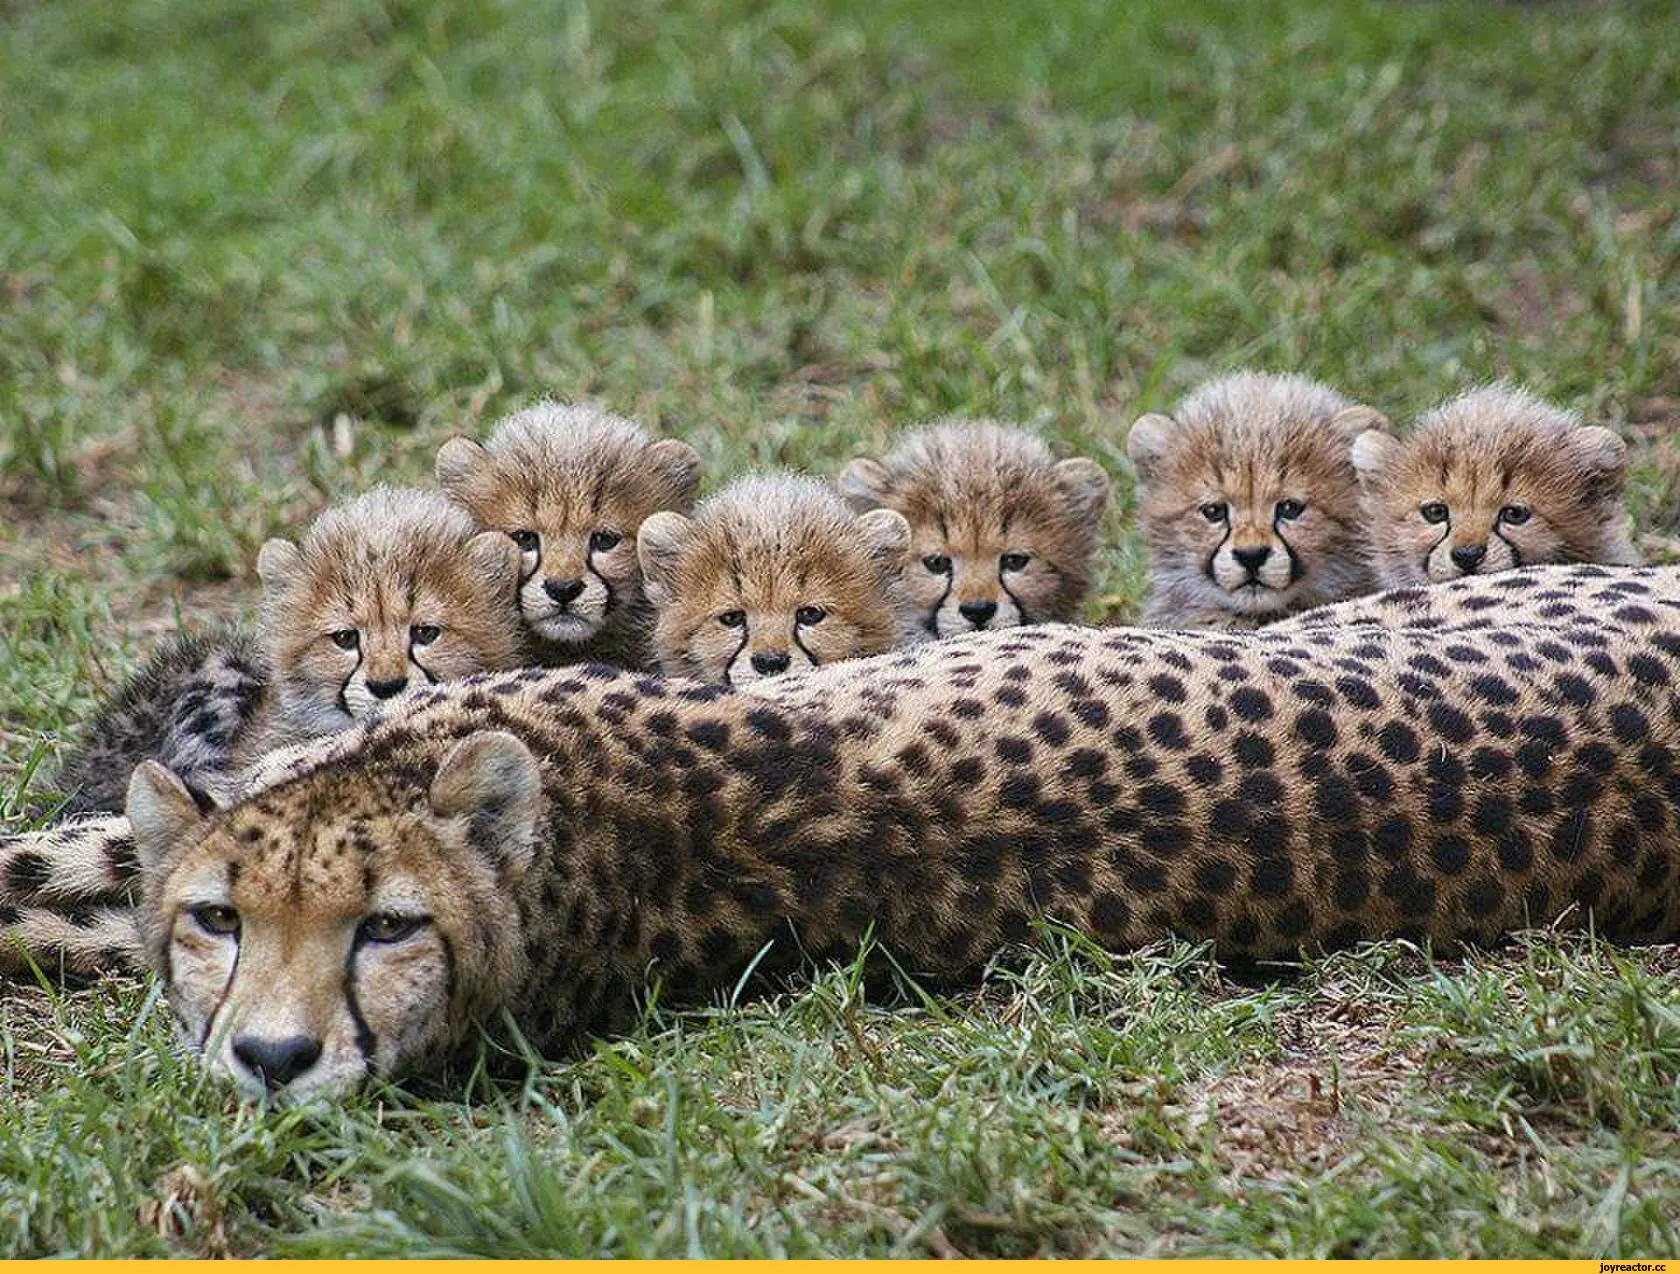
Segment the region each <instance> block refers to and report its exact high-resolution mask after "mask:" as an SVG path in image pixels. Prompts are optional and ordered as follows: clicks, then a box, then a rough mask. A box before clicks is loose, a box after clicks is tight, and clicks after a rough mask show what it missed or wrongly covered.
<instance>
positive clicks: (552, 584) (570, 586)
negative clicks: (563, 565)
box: [543, 579, 583, 606]
mask: <svg viewBox="0 0 1680 1274" xmlns="http://www.w3.org/2000/svg"><path fill="white" fill-rule="evenodd" d="M543 592H545V593H547V594H548V595H549V596H550V597H552V598H553V599H554V600H555V601H557V602H559V603H560V604H561V605H562V606H568V605H570V604H571V603H572V602H574V601H576V600H577V597H578V594H580V593H582V592H583V581H582V580H580V579H568V580H557V579H551V580H546V581H544V583H543Z"/></svg>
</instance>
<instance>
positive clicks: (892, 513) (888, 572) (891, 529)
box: [858, 509, 910, 582]
mask: <svg viewBox="0 0 1680 1274" xmlns="http://www.w3.org/2000/svg"><path fill="white" fill-rule="evenodd" d="M858 528H859V529H860V530H861V531H862V532H863V538H864V542H865V543H866V544H868V545H869V556H870V557H871V558H872V559H873V560H874V562H875V573H876V574H877V575H878V576H880V578H881V580H882V581H883V582H887V581H891V580H894V579H897V578H898V576H899V575H901V574H903V572H904V557H905V554H907V553H909V551H910V523H909V522H907V521H906V520H905V518H904V515H903V514H902V513H900V512H898V511H897V510H896V509H871V510H870V511H869V512H868V513H862V514H859V515H858Z"/></svg>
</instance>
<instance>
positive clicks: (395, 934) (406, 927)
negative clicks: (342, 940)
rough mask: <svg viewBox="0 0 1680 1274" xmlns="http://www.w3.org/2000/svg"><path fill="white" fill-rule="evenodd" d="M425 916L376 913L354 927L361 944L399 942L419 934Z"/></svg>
mask: <svg viewBox="0 0 1680 1274" xmlns="http://www.w3.org/2000/svg"><path fill="white" fill-rule="evenodd" d="M425 923H426V917H425V916H407V915H404V914H403V913H402V912H400V911H376V912H374V913H373V915H371V916H369V917H367V918H366V919H365V920H363V921H362V923H361V924H359V925H357V926H356V937H357V939H358V940H359V941H362V942H401V941H402V940H403V939H404V938H411V937H413V936H414V935H415V934H416V933H418V932H420V929H421V927H422V926H423V925H424V924H425Z"/></svg>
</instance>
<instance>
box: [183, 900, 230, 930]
mask: <svg viewBox="0 0 1680 1274" xmlns="http://www.w3.org/2000/svg"><path fill="white" fill-rule="evenodd" d="M187 914H188V915H189V916H191V917H192V918H193V923H194V924H195V925H197V926H198V927H199V928H200V929H202V930H204V932H205V933H208V934H213V935H214V936H216V937H218V938H228V937H232V936H233V935H235V934H237V933H238V932H239V913H238V912H237V911H235V910H234V909H233V908H232V907H223V906H219V905H218V904H216V903H206V904H205V905H204V906H202V907H194V908H193V909H192V910H191V911H189V912H188V913H187Z"/></svg>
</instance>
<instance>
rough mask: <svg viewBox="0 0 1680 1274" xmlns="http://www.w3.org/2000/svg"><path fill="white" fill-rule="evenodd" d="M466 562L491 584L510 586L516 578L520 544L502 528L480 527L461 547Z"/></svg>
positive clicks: (515, 581) (477, 574) (511, 586)
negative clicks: (499, 529) (501, 529)
mask: <svg viewBox="0 0 1680 1274" xmlns="http://www.w3.org/2000/svg"><path fill="white" fill-rule="evenodd" d="M461 551H462V552H463V553H464V554H466V558H467V566H468V568H469V569H470V570H471V571H472V573H473V574H474V575H475V576H476V577H478V578H479V579H482V580H484V581H485V582H486V583H488V584H490V585H492V586H493V587H505V588H507V589H509V590H512V588H513V587H514V585H515V584H517V583H518V581H519V567H520V556H519V546H518V545H517V544H515V543H514V542H513V539H512V537H510V536H508V535H507V534H505V533H504V532H501V531H480V532H479V533H478V534H477V535H475V536H473V537H472V538H471V539H469V540H468V541H467V542H466V544H464V545H463V546H462V548H461Z"/></svg>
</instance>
